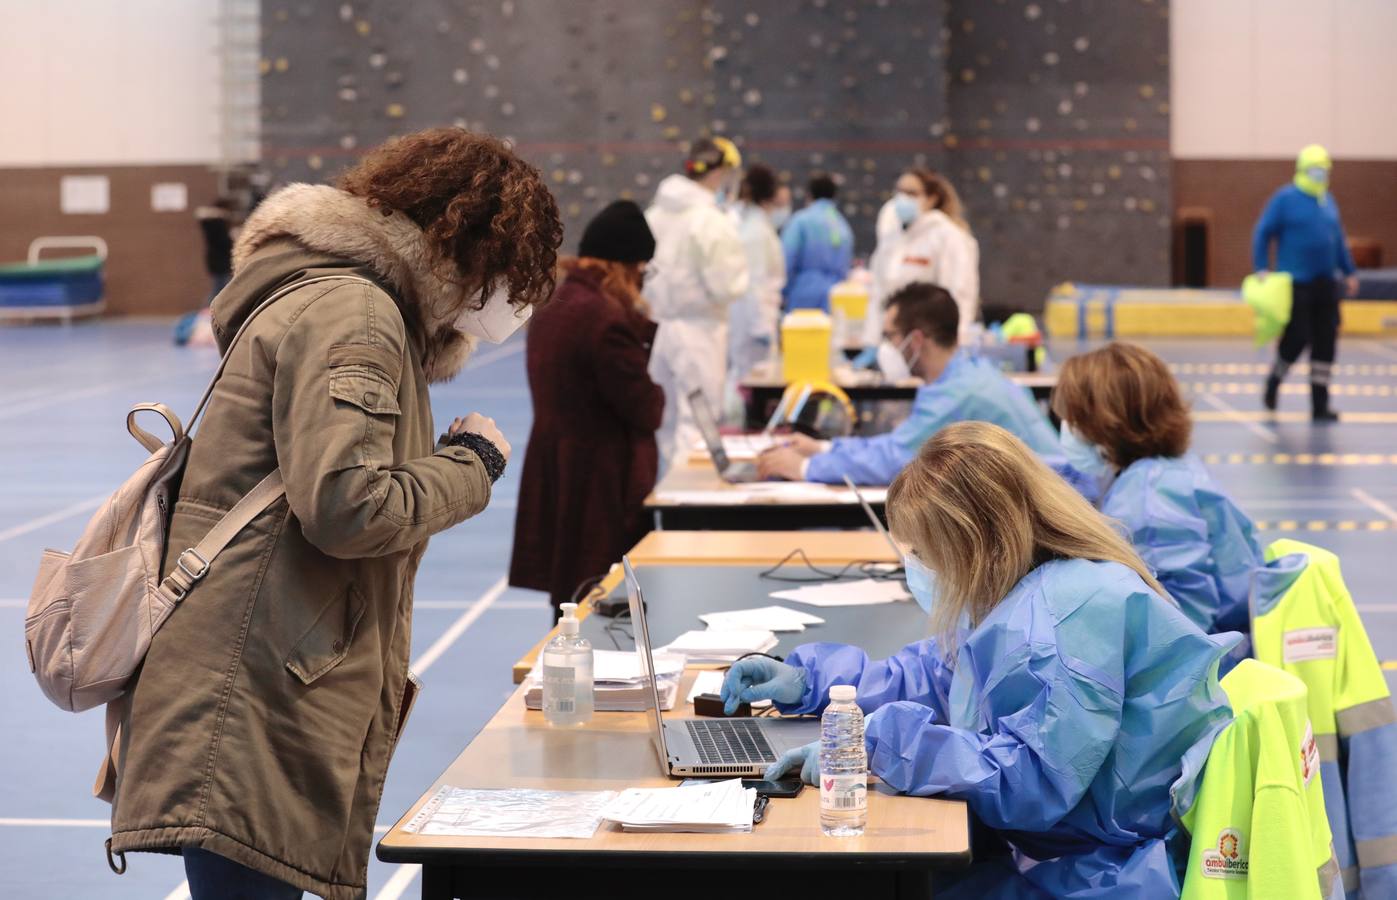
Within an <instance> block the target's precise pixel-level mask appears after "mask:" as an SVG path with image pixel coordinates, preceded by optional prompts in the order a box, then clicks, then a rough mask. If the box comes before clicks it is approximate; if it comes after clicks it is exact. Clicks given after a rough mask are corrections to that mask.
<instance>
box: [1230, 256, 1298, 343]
mask: <svg viewBox="0 0 1397 900" xmlns="http://www.w3.org/2000/svg"><path fill="white" fill-rule="evenodd" d="M1242 299H1243V300H1244V301H1246V304H1247V306H1250V307H1251V310H1252V312H1253V313H1254V314H1255V316H1256V346H1258V347H1262V346H1265V345H1266V344H1270V343H1272V342H1273V341H1275V340H1277V339H1278V338H1279V337H1280V336H1281V332H1283V331H1285V326H1286V325H1289V324H1290V306H1291V302H1292V298H1291V280H1290V273H1289V272H1269V273H1267V275H1266V277H1265V278H1262V277H1261V276H1260V275H1255V274H1253V275H1248V276H1247V277H1246V278H1244V279H1243V280H1242Z"/></svg>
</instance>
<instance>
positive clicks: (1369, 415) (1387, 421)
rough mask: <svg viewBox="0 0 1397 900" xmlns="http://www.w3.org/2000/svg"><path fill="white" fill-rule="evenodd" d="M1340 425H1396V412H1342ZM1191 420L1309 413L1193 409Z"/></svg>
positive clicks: (1277, 418) (1273, 418)
mask: <svg viewBox="0 0 1397 900" xmlns="http://www.w3.org/2000/svg"><path fill="white" fill-rule="evenodd" d="M1340 415H1341V416H1342V417H1343V418H1342V420H1341V421H1340V423H1339V424H1340V426H1343V425H1397V412H1344V411H1341V412H1340ZM1193 420H1194V421H1195V422H1278V423H1285V424H1290V423H1293V422H1308V421H1310V414H1309V413H1304V412H1275V413H1273V412H1267V411H1266V410H1264V409H1257V410H1238V411H1237V412H1223V411H1222V410H1210V409H1203V410H1197V409H1196V410H1194V411H1193Z"/></svg>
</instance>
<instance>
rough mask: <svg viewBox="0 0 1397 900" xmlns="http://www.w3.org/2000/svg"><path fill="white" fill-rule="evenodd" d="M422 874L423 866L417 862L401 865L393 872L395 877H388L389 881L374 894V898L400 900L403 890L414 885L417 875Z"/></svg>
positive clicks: (377, 899)
mask: <svg viewBox="0 0 1397 900" xmlns="http://www.w3.org/2000/svg"><path fill="white" fill-rule="evenodd" d="M421 874H422V867H421V866H419V865H418V864H417V863H412V864H410V865H405V866H399V867H398V871H396V872H394V873H393V877H392V878H389V879H388V883H387V884H385V885H384V886H383V887H382V888H380V889H379V891H378V893H377V894H374V900H399V898H400V897H402V895H403V892H404V891H406V890H407V889H408V888H409V887H411V886H412V883H413V882H414V881H416V880H417V876H418V875H421Z"/></svg>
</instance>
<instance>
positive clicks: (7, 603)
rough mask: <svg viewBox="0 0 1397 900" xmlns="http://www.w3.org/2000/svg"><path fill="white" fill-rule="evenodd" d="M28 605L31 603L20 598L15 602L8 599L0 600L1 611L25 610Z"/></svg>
mask: <svg viewBox="0 0 1397 900" xmlns="http://www.w3.org/2000/svg"><path fill="white" fill-rule="evenodd" d="M28 605H29V601H28V600H24V599H18V598H17V599H13V600H12V599H9V598H6V599H4V600H0V609H23V608H24V607H26V606H28Z"/></svg>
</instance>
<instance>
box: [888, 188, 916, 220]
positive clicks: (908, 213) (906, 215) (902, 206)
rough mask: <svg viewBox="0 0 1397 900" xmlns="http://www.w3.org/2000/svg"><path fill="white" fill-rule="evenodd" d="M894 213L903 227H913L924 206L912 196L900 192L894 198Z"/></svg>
mask: <svg viewBox="0 0 1397 900" xmlns="http://www.w3.org/2000/svg"><path fill="white" fill-rule="evenodd" d="M893 211H894V212H896V213H897V220H898V221H899V222H901V223H902V224H903V225H911V224H912V223H913V222H915V221H916V220H917V216H920V215H921V214H922V205H921V204H920V203H918V202H917V198H915V197H913V196H912V195H911V194H904V193H901V192H898V193H897V194H895V195H894V196H893Z"/></svg>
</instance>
